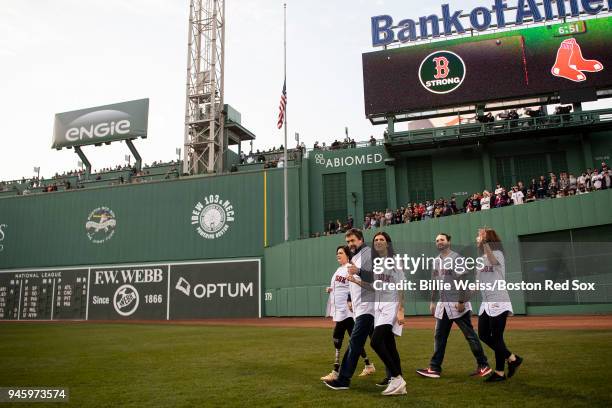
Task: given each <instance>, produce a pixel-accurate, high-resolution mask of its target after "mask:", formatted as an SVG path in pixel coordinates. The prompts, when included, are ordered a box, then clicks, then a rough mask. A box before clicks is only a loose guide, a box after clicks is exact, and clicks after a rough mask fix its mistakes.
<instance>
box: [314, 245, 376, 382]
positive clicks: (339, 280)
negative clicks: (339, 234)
mask: <svg viewBox="0 0 612 408" xmlns="http://www.w3.org/2000/svg"><path fill="white" fill-rule="evenodd" d="M350 254H351V251H350V249H349V247H348V246H342V245H341V246H339V247H338V248H337V249H336V260H337V261H338V263H339V264H340V266H339V267H338V269H337V270H336V272H335V273H334V275H333V276H332V278H331V285H330V286H329V287H328V288H327V289H326V292H327V293H329V299H328V301H327V312H326V314H325V315H326V316H331V317H332V318H333V320H334V322H335V323H336V325H335V326H334V334H333V339H334V348H335V350H336V357H335V360H334V369H333V370H332V372H331V373H329V374H327V375H326V376H324V377H321V380H323V381H326V380H327V381H332V380H336V379H338V370H339V368H340V349H341V348H342V341H343V340H344V333H345V332H347V333H348V335H349V336H350V335H351V333H352V332H353V326H354V325H355V320H354V315H353V310H352V306H351V302H350V296H349V293H350V290H349V280H348V271H347V266H348V265H349V261H350V260H351V255H350ZM361 357H363V358H364V360H365V364H366V368H365V369H364V372H365V371H366V370H368V367H370V369H369V370H373V369H374V365H373V364H370V361H369V359H368V357H367V355H366V352H365V350H364V351H363V353H362V354H361ZM362 374H363V373H362ZM368 374H369V372H368Z"/></svg>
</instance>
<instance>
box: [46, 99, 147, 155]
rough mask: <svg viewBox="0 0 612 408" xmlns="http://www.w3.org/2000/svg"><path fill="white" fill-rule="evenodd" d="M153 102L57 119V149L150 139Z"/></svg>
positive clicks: (68, 114) (124, 104)
mask: <svg viewBox="0 0 612 408" xmlns="http://www.w3.org/2000/svg"><path fill="white" fill-rule="evenodd" d="M148 118H149V100H148V99H140V100H136V101H129V102H121V103H116V104H113V105H106V106H99V107H96V108H89V109H83V110H78V111H73V112H65V113H58V114H56V115H55V127H54V131H53V146H52V147H53V148H55V149H58V150H59V149H62V148H63V147H71V146H83V145H90V144H98V143H106V142H112V141H116V140H125V139H135V138H138V137H143V138H144V137H147V124H148Z"/></svg>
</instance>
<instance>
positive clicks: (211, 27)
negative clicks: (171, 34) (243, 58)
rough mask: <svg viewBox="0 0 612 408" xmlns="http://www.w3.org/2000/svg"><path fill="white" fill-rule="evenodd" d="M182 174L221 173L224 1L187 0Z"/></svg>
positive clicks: (223, 120)
mask: <svg viewBox="0 0 612 408" xmlns="http://www.w3.org/2000/svg"><path fill="white" fill-rule="evenodd" d="M188 41H189V44H188V54H187V97H186V102H185V105H186V106H185V148H184V149H183V173H188V174H202V173H214V172H221V170H222V169H223V152H224V151H225V148H226V146H225V144H226V143H225V140H224V130H223V125H224V122H225V118H224V114H223V67H224V60H225V0H190V6H189V38H188Z"/></svg>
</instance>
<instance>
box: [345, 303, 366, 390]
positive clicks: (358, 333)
mask: <svg viewBox="0 0 612 408" xmlns="http://www.w3.org/2000/svg"><path fill="white" fill-rule="evenodd" d="M373 329H374V316H372V315H370V314H364V315H361V316H359V317H358V318H356V319H355V327H353V332H352V333H351V338H350V340H349V346H348V348H347V349H346V352H345V353H344V357H343V358H342V365H341V366H340V373H339V376H338V381H339V382H340V383H341V384H342V385H346V386H348V385H350V383H351V377H352V376H353V374H355V369H356V368H357V363H358V362H359V357H360V356H361V352H362V351H363V347H364V346H365V343H366V340H367V339H368V336H369V335H370V334H371V333H372V330H373Z"/></svg>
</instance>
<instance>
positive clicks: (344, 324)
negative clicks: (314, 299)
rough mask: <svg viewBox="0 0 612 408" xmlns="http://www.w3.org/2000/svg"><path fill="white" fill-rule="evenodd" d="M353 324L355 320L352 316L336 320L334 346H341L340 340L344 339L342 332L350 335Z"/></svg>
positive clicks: (338, 347) (337, 347)
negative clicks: (339, 320)
mask: <svg viewBox="0 0 612 408" xmlns="http://www.w3.org/2000/svg"><path fill="white" fill-rule="evenodd" d="M354 326H355V320H354V319H353V318H352V317H347V318H346V319H344V320H342V321H341V322H336V325H335V326H334V334H333V335H332V336H333V338H334V347H335V348H336V349H338V350H340V349H341V348H342V341H343V340H344V333H345V332H346V333H348V335H349V336H350V335H351V333H352V332H353V327H354Z"/></svg>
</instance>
